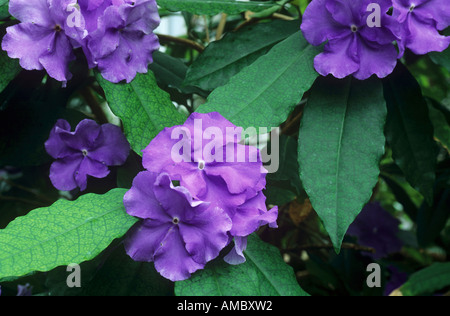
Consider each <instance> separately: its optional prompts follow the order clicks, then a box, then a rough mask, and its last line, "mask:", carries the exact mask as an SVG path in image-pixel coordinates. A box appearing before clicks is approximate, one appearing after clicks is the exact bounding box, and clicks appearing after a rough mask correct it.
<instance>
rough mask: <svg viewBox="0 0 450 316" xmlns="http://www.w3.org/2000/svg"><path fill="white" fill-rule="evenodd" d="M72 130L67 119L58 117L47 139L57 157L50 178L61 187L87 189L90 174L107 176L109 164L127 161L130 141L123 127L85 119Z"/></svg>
mask: <svg viewBox="0 0 450 316" xmlns="http://www.w3.org/2000/svg"><path fill="white" fill-rule="evenodd" d="M70 130H71V128H70V124H69V123H68V122H67V121H65V120H58V122H57V123H56V125H55V127H54V128H53V129H52V131H51V132H50V137H49V139H48V140H47V142H46V143H45V148H46V150H47V152H48V154H49V155H50V156H52V157H53V158H55V159H56V161H55V162H53V164H52V165H51V168H50V180H51V181H52V183H53V185H54V186H55V188H57V189H58V190H62V191H70V190H73V189H75V188H77V187H79V188H80V190H81V191H84V190H85V189H86V186H87V176H92V177H95V178H104V177H106V176H107V175H108V174H109V172H110V171H109V169H108V166H118V165H122V164H123V163H125V161H126V159H127V157H128V154H129V151H130V145H129V143H128V141H127V140H126V138H125V136H124V135H123V133H122V131H121V129H120V128H119V127H117V126H115V125H112V124H103V125H101V126H100V125H98V124H97V123H96V122H95V121H93V120H88V119H85V120H83V121H81V122H80V123H79V124H78V126H77V127H76V129H75V131H74V132H71V131H70Z"/></svg>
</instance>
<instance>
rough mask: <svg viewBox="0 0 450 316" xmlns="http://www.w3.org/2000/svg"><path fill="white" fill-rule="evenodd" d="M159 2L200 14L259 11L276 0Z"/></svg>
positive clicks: (176, 0)
mask: <svg viewBox="0 0 450 316" xmlns="http://www.w3.org/2000/svg"><path fill="white" fill-rule="evenodd" d="M157 2H158V5H159V6H160V7H162V8H164V9H167V10H170V11H187V12H190V13H194V14H198V15H216V14H218V13H221V12H223V13H227V14H238V13H241V12H245V11H252V12H259V11H262V10H265V9H268V8H271V7H273V6H274V5H276V3H274V2H263V1H241V0H158V1H157Z"/></svg>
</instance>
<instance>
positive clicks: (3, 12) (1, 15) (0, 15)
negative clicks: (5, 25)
mask: <svg viewBox="0 0 450 316" xmlns="http://www.w3.org/2000/svg"><path fill="white" fill-rule="evenodd" d="M9 16H10V14H9V0H0V20H3V19H6V18H8V17H9Z"/></svg>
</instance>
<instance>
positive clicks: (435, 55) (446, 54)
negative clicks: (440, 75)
mask: <svg viewBox="0 0 450 316" xmlns="http://www.w3.org/2000/svg"><path fill="white" fill-rule="evenodd" d="M443 34H444V35H446V36H450V28H447V29H446V30H445V31H444V32H443ZM429 55H430V58H431V60H432V61H433V62H435V63H436V64H438V65H441V66H443V67H445V68H446V69H447V70H448V71H450V47H449V48H447V49H446V50H444V51H443V52H441V53H439V52H432V53H430V54H429Z"/></svg>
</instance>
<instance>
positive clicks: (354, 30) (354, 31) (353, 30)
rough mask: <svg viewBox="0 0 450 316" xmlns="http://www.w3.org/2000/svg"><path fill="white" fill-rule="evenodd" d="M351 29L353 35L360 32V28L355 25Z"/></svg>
mask: <svg viewBox="0 0 450 316" xmlns="http://www.w3.org/2000/svg"><path fill="white" fill-rule="evenodd" d="M350 29H351V30H352V32H353V33H356V32H358V27H357V26H356V25H354V24H353V25H352V26H351V27H350Z"/></svg>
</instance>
